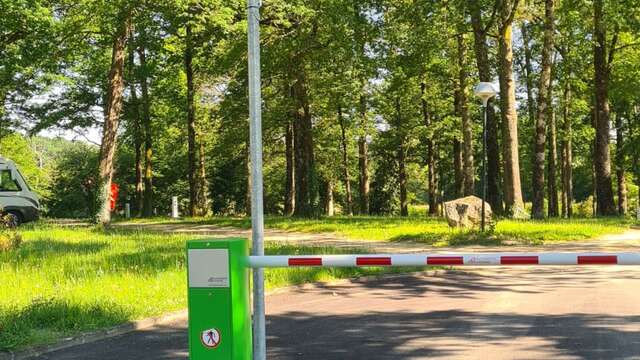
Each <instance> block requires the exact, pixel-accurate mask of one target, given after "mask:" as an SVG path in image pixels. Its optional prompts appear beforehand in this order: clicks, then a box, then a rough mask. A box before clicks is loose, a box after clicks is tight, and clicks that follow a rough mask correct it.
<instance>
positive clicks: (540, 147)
mask: <svg viewBox="0 0 640 360" xmlns="http://www.w3.org/2000/svg"><path fill="white" fill-rule="evenodd" d="M553 1H554V0H545V20H544V40H543V45H542V72H541V74H540V83H539V85H538V101H537V104H538V106H537V111H536V123H535V129H536V133H535V143H534V158H533V177H532V185H533V202H532V206H531V216H532V217H534V218H537V219H541V218H543V217H544V187H545V181H544V170H545V169H544V168H545V157H544V155H545V154H544V152H545V147H546V131H547V129H546V127H547V121H548V120H549V119H548V117H549V116H550V113H551V111H552V110H551V109H549V108H548V107H549V105H550V103H551V102H550V99H551V93H550V84H551V66H552V65H553V64H552V61H551V56H552V54H551V52H552V51H553V31H554V30H553V29H554V25H553V22H554V14H553ZM552 146H553V145H552ZM554 161H555V160H554ZM549 181H555V179H553V180H551V179H550V180H549ZM554 187H555V186H554ZM549 201H551V199H549ZM549 206H551V205H549ZM556 210H557V202H556ZM549 212H551V209H549Z"/></svg>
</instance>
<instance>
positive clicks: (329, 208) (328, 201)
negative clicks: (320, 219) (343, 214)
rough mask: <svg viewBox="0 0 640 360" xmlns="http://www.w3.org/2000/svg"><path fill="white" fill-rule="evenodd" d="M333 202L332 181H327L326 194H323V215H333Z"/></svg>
mask: <svg viewBox="0 0 640 360" xmlns="http://www.w3.org/2000/svg"><path fill="white" fill-rule="evenodd" d="M334 205H335V204H334V201H333V180H332V179H329V180H327V183H326V194H325V214H327V216H333V215H334V213H335V206H334Z"/></svg>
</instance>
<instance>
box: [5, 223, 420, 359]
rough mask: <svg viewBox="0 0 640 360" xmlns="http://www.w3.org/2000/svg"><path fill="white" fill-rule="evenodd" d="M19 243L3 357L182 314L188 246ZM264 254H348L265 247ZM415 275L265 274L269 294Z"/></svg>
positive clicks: (156, 241)
mask: <svg viewBox="0 0 640 360" xmlns="http://www.w3.org/2000/svg"><path fill="white" fill-rule="evenodd" d="M22 235H23V237H24V240H25V241H24V243H23V244H22V246H21V247H20V248H19V249H17V250H11V251H6V252H0V351H2V350H14V349H20V348H24V347H25V346H29V345H35V344H43V343H48V342H51V341H55V340H56V339H60V338H63V337H67V336H71V335H74V334H78V333H81V332H84V331H90V330H97V329H101V328H105V327H109V326H114V325H118V324H121V323H124V322H127V321H131V320H136V319H141V318H146V317H150V316H158V315H162V314H164V313H167V312H171V311H176V310H180V309H184V308H185V307H186V294H187V289H186V268H185V251H186V250H185V246H186V244H185V242H186V241H187V240H188V239H193V238H194V236H193V235H187V234H183V235H179V234H178V235H166V234H158V233H150V232H144V231H132V230H117V229H116V230H106V231H105V230H102V229H97V228H93V227H82V228H74V227H58V226H54V225H46V224H45V225H42V224H41V225H35V226H33V225H31V226H27V227H25V228H23V231H22ZM265 251H266V253H267V254H316V253H323V254H336V253H352V252H355V250H353V249H340V250H338V249H333V248H327V247H324V248H309V247H302V248H301V247H293V246H281V245H276V244H267V246H266V250H265ZM407 270H412V269H389V268H386V269H383V268H369V269H320V268H302V269H267V270H266V271H265V273H266V287H267V288H268V289H274V288H277V287H282V286H288V285H294V284H302V283H307V282H314V281H328V280H332V279H338V278H347V277H357V276H360V275H373V274H380V273H383V272H390V271H392V272H398V271H407Z"/></svg>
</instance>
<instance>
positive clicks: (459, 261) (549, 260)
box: [249, 253, 640, 268]
mask: <svg viewBox="0 0 640 360" xmlns="http://www.w3.org/2000/svg"><path fill="white" fill-rule="evenodd" d="M425 265H472V266H496V265H503V266H508V265H640V253H476V254H392V255H380V254H366V255H365V254H363V255H296V256H288V255H271V256H249V266H250V267H252V268H275V267H301V266H324V267H361V266H425Z"/></svg>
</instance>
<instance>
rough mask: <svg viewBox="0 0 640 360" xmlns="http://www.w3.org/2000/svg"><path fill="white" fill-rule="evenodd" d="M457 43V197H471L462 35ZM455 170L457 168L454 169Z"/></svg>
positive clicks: (472, 170) (469, 128) (470, 132)
mask: <svg viewBox="0 0 640 360" xmlns="http://www.w3.org/2000/svg"><path fill="white" fill-rule="evenodd" d="M457 42H458V91H457V101H456V105H457V107H458V108H457V112H458V116H459V117H460V119H461V120H462V143H463V146H462V159H463V161H462V174H463V182H462V191H461V192H460V194H459V195H462V196H468V195H473V193H474V190H475V184H474V182H475V168H474V166H473V124H472V123H471V118H470V117H469V109H468V106H467V69H466V66H465V59H466V57H467V55H466V46H465V44H464V35H462V34H460V35H458V36H457ZM456 169H457V167H456Z"/></svg>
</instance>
